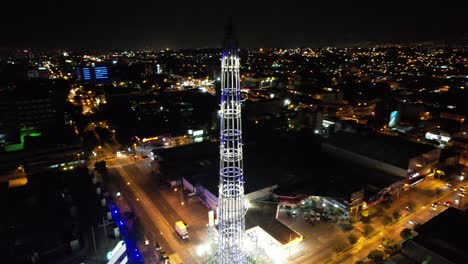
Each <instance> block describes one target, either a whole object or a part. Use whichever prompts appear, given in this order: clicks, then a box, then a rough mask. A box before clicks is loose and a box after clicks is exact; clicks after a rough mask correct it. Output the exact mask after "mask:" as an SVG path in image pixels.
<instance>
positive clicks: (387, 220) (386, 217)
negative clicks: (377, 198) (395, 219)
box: [382, 216, 392, 225]
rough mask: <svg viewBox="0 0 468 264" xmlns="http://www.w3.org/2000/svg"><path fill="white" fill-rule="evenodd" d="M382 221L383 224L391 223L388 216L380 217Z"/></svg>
mask: <svg viewBox="0 0 468 264" xmlns="http://www.w3.org/2000/svg"><path fill="white" fill-rule="evenodd" d="M382 223H383V224H384V225H389V224H390V223H392V218H391V217H390V216H384V217H383V219H382Z"/></svg>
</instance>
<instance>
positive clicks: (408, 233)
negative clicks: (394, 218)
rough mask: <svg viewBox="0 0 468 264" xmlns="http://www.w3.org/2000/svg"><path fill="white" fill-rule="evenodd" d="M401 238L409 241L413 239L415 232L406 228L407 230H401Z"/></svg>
mask: <svg viewBox="0 0 468 264" xmlns="http://www.w3.org/2000/svg"><path fill="white" fill-rule="evenodd" d="M400 236H401V238H403V239H404V240H408V239H410V238H412V237H413V230H411V229H409V228H405V229H403V230H401V232H400Z"/></svg>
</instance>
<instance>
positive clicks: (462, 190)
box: [458, 186, 466, 193]
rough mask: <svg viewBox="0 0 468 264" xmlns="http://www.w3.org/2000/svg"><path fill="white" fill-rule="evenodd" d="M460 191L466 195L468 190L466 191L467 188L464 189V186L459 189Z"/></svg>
mask: <svg viewBox="0 0 468 264" xmlns="http://www.w3.org/2000/svg"><path fill="white" fill-rule="evenodd" d="M458 190H459V191H460V192H462V193H464V192H465V191H466V189H465V187H464V186H462V187H460V188H458Z"/></svg>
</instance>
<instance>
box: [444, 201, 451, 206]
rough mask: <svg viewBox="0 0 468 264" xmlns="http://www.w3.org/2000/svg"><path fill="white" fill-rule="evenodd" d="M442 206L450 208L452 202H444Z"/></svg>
mask: <svg viewBox="0 0 468 264" xmlns="http://www.w3.org/2000/svg"><path fill="white" fill-rule="evenodd" d="M444 205H445V206H447V207H450V206H452V201H446V202H445V203H444Z"/></svg>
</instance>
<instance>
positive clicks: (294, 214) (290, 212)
mask: <svg viewBox="0 0 468 264" xmlns="http://www.w3.org/2000/svg"><path fill="white" fill-rule="evenodd" d="M288 215H289V216H290V217H296V211H294V210H292V211H288Z"/></svg>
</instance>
